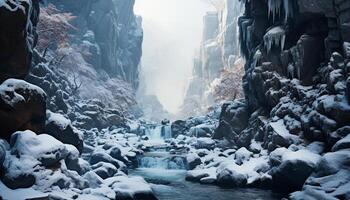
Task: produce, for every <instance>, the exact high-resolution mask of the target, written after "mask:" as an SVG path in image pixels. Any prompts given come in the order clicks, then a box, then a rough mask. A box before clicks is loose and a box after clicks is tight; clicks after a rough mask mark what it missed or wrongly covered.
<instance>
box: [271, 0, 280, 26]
mask: <svg viewBox="0 0 350 200" xmlns="http://www.w3.org/2000/svg"><path fill="white" fill-rule="evenodd" d="M281 7H282V0H268V9H269V16H271V14H272V19H273V22H275V17H276V15H280V11H281Z"/></svg>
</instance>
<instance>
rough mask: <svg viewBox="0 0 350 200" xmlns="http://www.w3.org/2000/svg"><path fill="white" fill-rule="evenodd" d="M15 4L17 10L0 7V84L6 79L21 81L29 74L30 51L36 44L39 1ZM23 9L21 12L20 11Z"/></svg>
mask: <svg viewBox="0 0 350 200" xmlns="http://www.w3.org/2000/svg"><path fill="white" fill-rule="evenodd" d="M30 2H31V4H32V5H28V3H26V2H25V1H21V2H16V3H15V4H18V5H11V6H19V8H17V9H15V11H10V10H9V9H7V8H6V7H5V6H2V7H0V26H1V27H6V31H0V60H1V62H0V71H1V74H0V82H1V83H2V82H3V81H5V80H6V79H8V78H19V79H23V78H24V77H25V76H26V75H27V74H28V72H29V68H30V65H31V61H32V49H33V48H34V45H35V42H36V38H37V36H36V32H35V27H36V24H37V21H38V15H39V1H37V0H34V1H30ZM21 8H23V10H22V9H21Z"/></svg>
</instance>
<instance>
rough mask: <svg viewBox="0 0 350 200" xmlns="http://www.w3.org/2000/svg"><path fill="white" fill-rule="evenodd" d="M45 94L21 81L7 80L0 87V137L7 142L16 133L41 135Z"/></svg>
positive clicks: (43, 125)
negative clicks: (24, 132) (23, 132)
mask: <svg viewBox="0 0 350 200" xmlns="http://www.w3.org/2000/svg"><path fill="white" fill-rule="evenodd" d="M45 101H46V94H45V92H44V91H43V90H42V89H41V88H39V87H37V86H35V85H32V84H30V83H27V82H25V81H23V80H17V79H8V80H6V81H4V82H3V83H2V84H1V85H0V121H1V126H0V137H1V138H4V139H7V140H9V139H10V137H11V135H12V134H13V133H14V132H16V131H23V130H27V129H29V130H32V131H34V132H36V133H42V132H43V130H44V127H45V118H46V102H45Z"/></svg>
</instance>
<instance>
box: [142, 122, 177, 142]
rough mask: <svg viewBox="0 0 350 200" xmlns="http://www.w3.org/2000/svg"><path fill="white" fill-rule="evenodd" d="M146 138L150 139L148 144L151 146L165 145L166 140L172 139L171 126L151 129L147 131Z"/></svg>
mask: <svg viewBox="0 0 350 200" xmlns="http://www.w3.org/2000/svg"><path fill="white" fill-rule="evenodd" d="M146 136H147V137H148V139H149V140H148V142H147V143H148V144H149V145H151V146H159V145H165V141H164V140H166V139H170V138H172V134H171V127H170V125H162V126H156V127H150V128H148V129H146Z"/></svg>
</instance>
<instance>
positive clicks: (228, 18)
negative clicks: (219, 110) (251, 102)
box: [181, 0, 243, 117]
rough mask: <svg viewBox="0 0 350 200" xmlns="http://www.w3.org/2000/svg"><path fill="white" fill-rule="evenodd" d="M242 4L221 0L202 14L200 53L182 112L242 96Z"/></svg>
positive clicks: (190, 113) (195, 112)
mask: <svg viewBox="0 0 350 200" xmlns="http://www.w3.org/2000/svg"><path fill="white" fill-rule="evenodd" d="M240 13H241V6H240V5H239V3H237V2H236V1H234V0H225V1H223V6H222V7H217V11H213V12H208V13H207V14H206V15H205V16H204V17H203V26H204V27H203V34H202V42H201V44H200V47H199V52H197V55H196V56H195V58H194V59H193V76H192V78H191V80H190V83H189V86H188V89H187V92H186V97H185V100H184V103H183V106H182V111H181V112H182V113H187V115H184V116H186V117H188V116H194V115H198V114H201V113H205V112H206V111H207V109H208V107H210V106H211V105H213V104H215V103H220V102H222V101H224V100H232V99H234V98H236V97H242V93H243V92H242V89H241V84H240V83H241V78H242V73H243V64H242V63H243V61H242V60H241V59H239V58H240V53H239V48H238V46H239V43H238V26H237V20H238V17H239V15H240Z"/></svg>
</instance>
